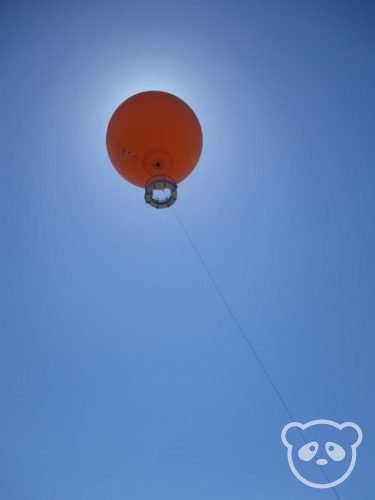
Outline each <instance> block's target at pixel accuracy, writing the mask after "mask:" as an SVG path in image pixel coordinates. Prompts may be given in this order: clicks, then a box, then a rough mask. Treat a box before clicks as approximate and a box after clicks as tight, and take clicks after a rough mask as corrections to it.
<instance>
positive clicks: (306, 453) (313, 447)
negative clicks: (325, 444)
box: [298, 441, 319, 462]
mask: <svg viewBox="0 0 375 500" xmlns="http://www.w3.org/2000/svg"><path fill="white" fill-rule="evenodd" d="M318 449H319V445H318V443H317V442H316V441H312V442H311V443H307V444H305V445H304V446H302V448H300V449H299V451H298V457H299V458H300V459H301V460H303V461H304V462H308V461H309V460H312V459H313V458H314V457H315V455H316V454H317V452H318Z"/></svg>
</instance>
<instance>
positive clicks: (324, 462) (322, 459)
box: [316, 458, 328, 465]
mask: <svg viewBox="0 0 375 500" xmlns="http://www.w3.org/2000/svg"><path fill="white" fill-rule="evenodd" d="M316 463H317V464H318V465H327V464H328V460H326V459H325V458H319V459H318V460H317V461H316Z"/></svg>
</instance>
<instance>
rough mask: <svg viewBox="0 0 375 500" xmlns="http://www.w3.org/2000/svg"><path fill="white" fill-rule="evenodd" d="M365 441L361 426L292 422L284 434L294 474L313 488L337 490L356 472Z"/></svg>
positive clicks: (330, 421)
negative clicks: (363, 440) (359, 454)
mask: <svg viewBox="0 0 375 500" xmlns="http://www.w3.org/2000/svg"><path fill="white" fill-rule="evenodd" d="M302 436H303V443H301V440H302ZM322 436H324V439H323V441H322ZM362 438H363V433H362V430H361V428H360V427H359V425H357V424H354V423H353V422H345V423H343V424H338V423H336V422H333V421H332V420H324V419H321V420H312V421H311V422H307V424H301V423H299V422H291V423H289V424H287V425H286V426H285V427H284V429H283V430H282V432H281V440H282V442H283V444H284V445H285V446H286V447H287V449H288V463H289V467H290V470H291V471H292V472H293V474H294V475H295V477H296V478H297V479H298V480H299V481H301V483H303V484H305V485H306V486H310V487H311V488H333V487H334V486H337V485H338V484H340V483H342V482H343V481H345V479H347V478H348V477H349V476H350V474H351V473H352V471H353V469H354V466H355V463H356V460H357V448H358V446H359V445H360V444H361V442H362ZM337 441H338V442H337ZM297 443H299V444H297ZM330 464H332V466H330ZM317 468H320V469H321V474H320V475H321V477H322V479H323V480H324V482H320V481H318V480H317V479H316V478H317V474H316V470H317ZM322 473H323V474H322Z"/></svg>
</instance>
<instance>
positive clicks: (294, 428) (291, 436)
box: [281, 422, 304, 448]
mask: <svg viewBox="0 0 375 500" xmlns="http://www.w3.org/2000/svg"><path fill="white" fill-rule="evenodd" d="M302 432H303V425H302V424H300V423H299V422H291V423H290V424H287V425H286V426H285V427H284V429H283V430H282V432H281V440H282V442H283V443H284V445H285V446H286V447H287V448H288V447H289V446H297V445H301V444H303V443H304V441H303V434H302Z"/></svg>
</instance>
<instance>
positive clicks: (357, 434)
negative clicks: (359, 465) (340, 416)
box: [341, 422, 363, 447]
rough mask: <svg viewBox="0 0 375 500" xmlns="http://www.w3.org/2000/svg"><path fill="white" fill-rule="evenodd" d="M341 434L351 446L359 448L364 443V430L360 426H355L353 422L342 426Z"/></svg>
mask: <svg viewBox="0 0 375 500" xmlns="http://www.w3.org/2000/svg"><path fill="white" fill-rule="evenodd" d="M341 432H342V433H343V434H344V436H345V437H346V439H347V442H348V443H350V445H351V446H355V447H357V446H359V445H360V444H361V442H362V437H363V435H362V430H361V428H360V427H359V425H357V424H354V423H353V422H345V424H342V426H341Z"/></svg>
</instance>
